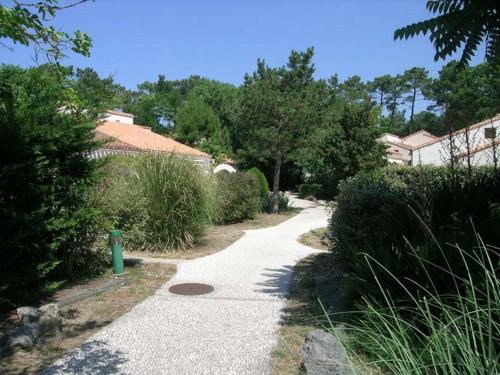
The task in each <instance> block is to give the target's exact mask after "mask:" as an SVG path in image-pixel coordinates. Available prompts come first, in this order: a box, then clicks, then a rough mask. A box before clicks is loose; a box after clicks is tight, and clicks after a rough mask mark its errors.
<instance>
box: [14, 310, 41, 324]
mask: <svg viewBox="0 0 500 375" xmlns="http://www.w3.org/2000/svg"><path fill="white" fill-rule="evenodd" d="M16 312H17V317H18V318H19V320H20V321H21V322H23V323H32V322H36V321H37V320H38V318H39V317H40V312H39V311H38V309H37V308H36V307H31V306H23V307H19V308H18V309H17V310H16Z"/></svg>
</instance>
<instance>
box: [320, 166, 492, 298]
mask: <svg viewBox="0 0 500 375" xmlns="http://www.w3.org/2000/svg"><path fill="white" fill-rule="evenodd" d="M336 200H337V206H336V209H335V210H334V211H333V213H332V216H331V220H330V224H329V232H330V233H329V234H330V239H331V244H330V247H331V251H332V252H333V254H334V255H335V257H336V258H337V261H338V262H339V264H341V265H342V266H343V267H344V268H345V271H346V272H347V273H348V274H349V275H350V276H349V282H350V283H351V286H350V288H351V292H352V294H353V296H354V297H358V296H361V295H372V296H378V297H381V295H380V291H379V287H378V286H377V282H380V283H381V285H382V286H383V288H387V289H389V290H391V292H392V294H391V295H393V296H397V295H398V292H401V290H398V289H399V287H398V280H404V279H406V278H410V279H412V280H415V281H416V282H417V283H418V282H421V286H422V287H424V288H431V287H433V288H437V289H438V291H439V292H443V293H445V292H446V290H447V289H448V288H450V287H452V286H453V285H454V281H453V280H452V279H451V278H450V276H449V274H447V273H446V272H445V271H443V270H442V269H446V268H447V267H448V264H449V265H450V267H452V268H453V271H454V273H455V274H456V275H460V276H466V275H467V274H468V272H472V273H473V272H474V270H473V269H472V270H466V269H464V267H463V261H462V260H461V259H459V254H458V253H457V252H456V251H454V250H453V249H452V248H451V246H448V245H447V244H457V245H459V246H460V247H462V248H466V249H473V248H474V246H475V244H476V243H477V242H476V241H477V238H476V237H475V230H476V231H477V233H479V234H480V235H481V237H482V239H483V240H484V242H485V243H487V244H489V245H493V246H498V245H500V230H499V228H500V215H499V214H498V205H499V202H500V176H499V174H497V173H495V171H494V170H493V169H491V168H474V169H473V172H472V175H471V176H469V175H468V174H467V171H466V170H458V171H457V173H456V175H454V176H452V175H451V173H450V170H449V169H448V168H444V167H422V168H410V167H388V168H385V169H379V170H376V171H373V172H369V173H362V174H359V175H357V176H355V177H353V178H350V179H348V180H346V181H344V182H342V183H341V184H340V190H339V194H338V195H337V198H336ZM474 229H475V230H474ZM420 261H421V262H424V263H427V264H434V265H435V266H436V267H437V268H436V272H437V275H439V277H438V278H436V280H435V285H433V286H432V285H429V282H428V279H427V277H426V275H424V274H423V272H422V268H421V267H419V262H420ZM374 269H375V270H378V271H383V272H376V273H377V277H378V280H376V279H375V278H374V275H373V274H374V272H373V270H374ZM387 271H389V272H390V273H392V274H393V275H395V277H396V278H394V277H392V276H389V273H388V272H387ZM414 288H415V293H416V294H418V293H419V288H420V287H417V286H416V285H414ZM403 294H404V293H399V295H403Z"/></svg>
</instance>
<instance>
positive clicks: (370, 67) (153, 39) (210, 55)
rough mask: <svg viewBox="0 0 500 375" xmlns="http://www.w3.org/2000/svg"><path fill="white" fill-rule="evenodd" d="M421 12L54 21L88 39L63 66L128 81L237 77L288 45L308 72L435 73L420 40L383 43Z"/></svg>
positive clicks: (252, 9) (157, 8) (278, 0)
mask: <svg viewBox="0 0 500 375" xmlns="http://www.w3.org/2000/svg"><path fill="white" fill-rule="evenodd" d="M428 17H429V14H428V13H427V11H426V9H425V1H424V0H329V1H327V0H309V1H305V0H303V1H298V0H296V1H292V0H290V1H287V0H267V1H265V0H254V1H250V0H232V1H230V0H205V1H201V0H178V1H170V0H164V1H161V0H142V1H138V0H95V2H90V3H86V4H83V5H80V6H78V7H75V8H72V9H67V10H65V11H63V12H61V13H60V15H59V16H58V17H57V19H56V22H55V24H56V26H57V27H59V28H61V29H62V30H65V31H68V30H74V29H80V30H82V31H86V32H87V33H89V34H90V35H91V37H92V38H93V44H94V47H93V48H92V51H91V57H89V58H85V57H81V56H78V55H75V54H70V55H69V58H68V59H65V60H63V64H65V65H75V66H81V67H84V66H91V67H93V68H94V69H95V70H97V71H98V72H99V74H100V75H102V76H107V75H110V74H111V75H113V76H114V78H115V81H116V82H118V83H120V84H122V85H124V86H126V87H128V88H135V86H136V85H137V84H138V83H141V82H144V81H146V80H149V81H152V80H155V79H156V77H157V76H158V74H164V75H165V76H166V77H167V78H168V79H180V78H184V77H187V76H189V75H193V74H197V75H201V76H205V77H208V78H212V79H217V80H220V81H224V82H230V83H233V84H240V83H241V82H242V80H243V76H244V74H245V73H246V72H252V71H253V70H254V68H255V62H256V60H257V58H259V57H260V58H264V59H266V61H267V62H268V64H270V65H282V64H284V63H285V62H286V59H287V57H288V55H289V53H290V50H292V49H295V50H303V49H305V48H307V47H309V46H314V48H315V52H316V54H315V59H314V61H315V64H316V67H317V72H316V76H317V78H327V77H329V76H331V75H332V74H334V73H337V74H339V76H340V78H341V79H345V78H347V77H349V76H351V75H354V74H358V75H360V76H361V77H362V78H363V79H364V80H370V79H373V78H374V77H376V76H379V75H382V74H387V73H388V74H396V73H402V72H403V71H404V70H405V69H407V68H410V67H412V66H423V67H426V68H427V69H428V70H429V71H430V72H431V74H432V75H435V74H437V72H438V70H439V68H440V66H441V65H442V63H441V62H439V63H435V62H434V60H433V48H432V45H431V44H430V42H429V40H428V39H427V38H426V37H418V38H415V39H412V40H408V41H396V42H395V41H393V32H394V30H395V29H396V28H397V27H399V26H404V25H406V24H408V23H410V22H414V21H419V20H423V19H426V18H428ZM33 55H34V54H33V50H32V49H26V48H23V47H16V48H15V50H14V52H13V53H11V52H10V51H8V50H6V49H0V61H1V62H2V63H13V64H19V65H22V66H30V65H35V62H34V61H33ZM475 62H476V63H477V62H480V58H476V59H475Z"/></svg>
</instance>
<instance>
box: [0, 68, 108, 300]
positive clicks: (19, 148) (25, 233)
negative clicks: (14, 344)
mask: <svg viewBox="0 0 500 375" xmlns="http://www.w3.org/2000/svg"><path fill="white" fill-rule="evenodd" d="M68 73H69V72H68V71H67V70H65V69H64V68H61V67H59V66H55V65H53V66H40V67H37V68H32V69H21V68H18V67H12V66H3V67H1V68H0V150H1V156H0V258H1V262H0V304H1V305H4V306H7V305H8V304H10V303H14V304H15V303H17V302H21V301H22V299H23V298H24V297H26V296H30V295H33V293H34V292H35V291H37V290H49V289H52V288H53V287H55V286H57V285H58V283H57V282H54V281H55V280H58V279H61V278H66V277H75V276H76V274H77V273H78V272H83V273H85V272H86V271H87V270H88V268H90V269H91V270H98V269H99V268H100V266H101V265H100V264H97V263H98V261H96V260H95V259H98V260H100V258H99V257H94V255H95V254H94V253H93V250H92V244H93V243H94V241H95V230H96V220H95V219H96V217H97V215H98V211H97V210H95V209H94V208H93V207H92V206H91V205H90V204H89V199H90V196H91V192H92V190H93V188H94V186H95V185H96V183H97V176H96V173H95V168H96V163H97V162H96V161H94V160H92V159H89V158H88V157H87V154H88V153H89V152H90V151H92V150H93V149H94V148H95V146H96V145H95V144H94V142H93V129H94V127H95V121H94V119H93V118H90V117H89V116H87V115H86V114H85V113H84V111H82V109H81V107H80V106H79V102H78V99H77V98H76V97H75V95H74V92H73V91H71V90H69V89H67V86H68ZM62 104H64V105H66V106H67V107H68V108H69V107H71V112H70V111H68V112H67V113H62V112H61V111H60V109H61V105H62Z"/></svg>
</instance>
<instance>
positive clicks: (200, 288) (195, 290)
mask: <svg viewBox="0 0 500 375" xmlns="http://www.w3.org/2000/svg"><path fill="white" fill-rule="evenodd" d="M168 290H169V292H170V293H174V294H180V295H183V296H198V295H200V294H208V293H210V292H212V291H213V290H214V287H213V286H211V285H207V284H198V283H185V284H177V285H172V286H171V287H170V288H168Z"/></svg>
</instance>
